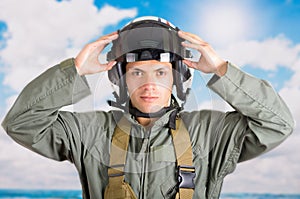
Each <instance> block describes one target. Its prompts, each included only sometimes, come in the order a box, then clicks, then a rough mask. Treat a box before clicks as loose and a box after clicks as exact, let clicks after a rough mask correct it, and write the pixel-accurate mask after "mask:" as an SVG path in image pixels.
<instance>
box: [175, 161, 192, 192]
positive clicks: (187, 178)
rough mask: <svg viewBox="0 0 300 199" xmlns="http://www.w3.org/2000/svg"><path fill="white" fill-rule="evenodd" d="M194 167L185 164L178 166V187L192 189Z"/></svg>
mask: <svg viewBox="0 0 300 199" xmlns="http://www.w3.org/2000/svg"><path fill="white" fill-rule="evenodd" d="M195 176H196V173H195V167H193V166H187V165H179V166H178V182H179V188H186V189H194V188H195V183H194V178H195Z"/></svg>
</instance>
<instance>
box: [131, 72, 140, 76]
mask: <svg viewBox="0 0 300 199" xmlns="http://www.w3.org/2000/svg"><path fill="white" fill-rule="evenodd" d="M131 74H132V75H133V76H142V75H143V73H142V72H141V71H133V72H132V73H131Z"/></svg>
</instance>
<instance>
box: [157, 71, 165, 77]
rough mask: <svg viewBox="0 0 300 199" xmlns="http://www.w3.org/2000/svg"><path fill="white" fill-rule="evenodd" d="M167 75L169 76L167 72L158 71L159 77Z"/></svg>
mask: <svg viewBox="0 0 300 199" xmlns="http://www.w3.org/2000/svg"><path fill="white" fill-rule="evenodd" d="M166 74H167V73H166V71H162V70H160V71H157V75H158V76H165V75H166Z"/></svg>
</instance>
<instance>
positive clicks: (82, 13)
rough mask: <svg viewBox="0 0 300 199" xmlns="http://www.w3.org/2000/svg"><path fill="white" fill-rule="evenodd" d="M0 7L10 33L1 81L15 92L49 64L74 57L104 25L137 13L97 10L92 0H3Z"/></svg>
mask: <svg viewBox="0 0 300 199" xmlns="http://www.w3.org/2000/svg"><path fill="white" fill-rule="evenodd" d="M0 7H1V13H0V20H3V21H5V22H6V23H7V26H8V32H9V34H10V36H9V37H10V39H9V40H7V47H6V48H5V49H3V50H2V51H1V52H0V53H1V54H0V56H1V59H2V61H3V62H4V64H5V66H6V67H5V69H4V70H5V71H4V72H5V79H4V84H6V85H8V86H10V87H12V88H13V89H14V90H16V91H20V90H21V89H22V88H23V87H24V85H25V83H27V82H28V81H30V80H31V79H32V78H33V77H35V76H37V74H40V73H41V72H42V71H43V70H45V69H46V68H48V67H50V66H51V65H54V64H56V63H58V62H60V61H62V60H63V59H66V58H68V57H74V56H76V54H77V53H78V52H79V50H80V49H81V48H82V47H83V45H84V44H86V43H87V42H89V40H91V39H95V38H97V37H100V36H101V34H102V32H103V29H104V28H105V27H107V26H108V25H115V24H117V23H118V22H120V21H121V20H123V19H125V18H131V17H134V16H135V15H136V14H137V11H136V9H116V8H114V7H111V6H109V5H106V6H104V7H102V8H101V9H100V10H98V9H97V8H96V7H95V6H94V5H93V1H92V0H88V1H83V0H73V1H62V2H56V1H53V0H45V1H39V0H29V1H26V2H19V1H16V0H14V1H11V0H3V1H1V2H0ZM28 71H30V73H29V72H28Z"/></svg>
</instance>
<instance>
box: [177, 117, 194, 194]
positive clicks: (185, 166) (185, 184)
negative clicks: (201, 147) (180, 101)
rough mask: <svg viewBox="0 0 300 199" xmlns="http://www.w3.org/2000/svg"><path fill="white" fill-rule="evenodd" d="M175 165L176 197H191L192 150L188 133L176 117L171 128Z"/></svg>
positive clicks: (192, 174) (192, 178)
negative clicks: (176, 169)
mask: <svg viewBox="0 0 300 199" xmlns="http://www.w3.org/2000/svg"><path fill="white" fill-rule="evenodd" d="M171 134H172V138H173V143H174V148H175V153H176V158H177V165H178V181H179V183H180V184H179V192H178V193H177V194H176V199H178V198H181V199H182V198H184V199H191V198H192V197H193V194H194V188H195V185H194V178H195V167H193V152H192V144H191V141H190V135H189V133H188V131H187V129H186V127H185V125H184V124H183V122H182V120H181V119H179V118H177V119H176V130H173V129H171Z"/></svg>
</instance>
